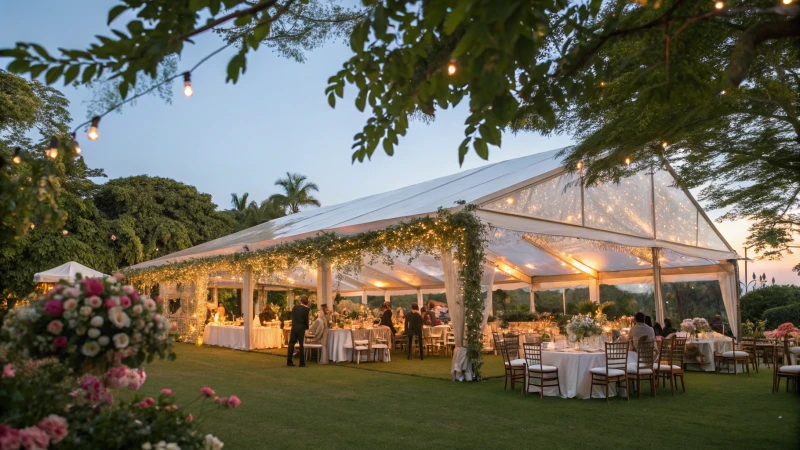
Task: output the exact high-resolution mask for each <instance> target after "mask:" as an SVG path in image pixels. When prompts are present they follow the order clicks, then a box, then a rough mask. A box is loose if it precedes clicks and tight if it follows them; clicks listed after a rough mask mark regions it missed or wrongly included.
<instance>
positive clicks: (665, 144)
mask: <svg viewBox="0 0 800 450" xmlns="http://www.w3.org/2000/svg"><path fill="white" fill-rule="evenodd" d="M668 145H669V144H667V141H664V142H662V143H661V147H662V148H667V146H668Z"/></svg>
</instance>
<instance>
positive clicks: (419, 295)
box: [417, 289, 425, 308]
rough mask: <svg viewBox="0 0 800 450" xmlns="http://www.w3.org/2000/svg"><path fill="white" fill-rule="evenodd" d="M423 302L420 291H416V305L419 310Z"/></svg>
mask: <svg viewBox="0 0 800 450" xmlns="http://www.w3.org/2000/svg"><path fill="white" fill-rule="evenodd" d="M424 300H425V299H424V298H423V297H422V289H417V305H419V307H420V308H421V307H422V302H423V301H424Z"/></svg>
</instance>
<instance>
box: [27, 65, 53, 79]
mask: <svg viewBox="0 0 800 450" xmlns="http://www.w3.org/2000/svg"><path fill="white" fill-rule="evenodd" d="M48 67H49V66H48V65H47V64H36V65H33V66H31V67H30V69H28V70H29V71H30V73H31V78H33V79H34V80H35V79H37V78H39V75H41V74H42V72H44V71H45V69H47V68H48Z"/></svg>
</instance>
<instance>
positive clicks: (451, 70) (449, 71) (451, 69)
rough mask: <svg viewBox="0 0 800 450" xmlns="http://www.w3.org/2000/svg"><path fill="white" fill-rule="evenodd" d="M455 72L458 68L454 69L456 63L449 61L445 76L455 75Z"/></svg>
mask: <svg viewBox="0 0 800 450" xmlns="http://www.w3.org/2000/svg"><path fill="white" fill-rule="evenodd" d="M456 70H458V68H457V67H456V61H455V60H454V59H453V60H450V64H449V65H448V66H447V74H448V75H455V74H456Z"/></svg>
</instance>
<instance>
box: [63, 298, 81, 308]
mask: <svg viewBox="0 0 800 450" xmlns="http://www.w3.org/2000/svg"><path fill="white" fill-rule="evenodd" d="M77 307H78V301H77V300H75V299H74V298H71V299H69V300H67V301H65V302H64V311H74V310H75V308H77Z"/></svg>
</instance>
